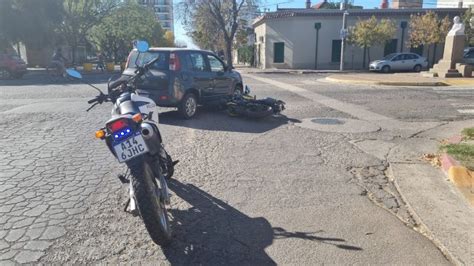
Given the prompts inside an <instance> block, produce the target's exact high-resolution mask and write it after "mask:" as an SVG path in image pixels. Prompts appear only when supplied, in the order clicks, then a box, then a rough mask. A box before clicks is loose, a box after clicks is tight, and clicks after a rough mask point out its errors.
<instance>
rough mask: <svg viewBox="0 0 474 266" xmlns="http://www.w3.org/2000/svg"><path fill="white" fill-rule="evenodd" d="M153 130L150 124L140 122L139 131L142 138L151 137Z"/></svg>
mask: <svg viewBox="0 0 474 266" xmlns="http://www.w3.org/2000/svg"><path fill="white" fill-rule="evenodd" d="M154 132H155V130H154V129H153V126H151V125H150V124H148V123H143V124H141V133H142V136H143V138H144V139H151V138H152V137H153V135H154V134H155V133H154Z"/></svg>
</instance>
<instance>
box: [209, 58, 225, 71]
mask: <svg viewBox="0 0 474 266" xmlns="http://www.w3.org/2000/svg"><path fill="white" fill-rule="evenodd" d="M207 59H208V60H209V65H210V66H211V71H212V72H224V65H223V64H222V62H221V61H220V60H219V59H217V57H215V56H213V55H210V54H208V55H207Z"/></svg>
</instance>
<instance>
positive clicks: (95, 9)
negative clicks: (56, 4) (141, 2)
mask: <svg viewBox="0 0 474 266" xmlns="http://www.w3.org/2000/svg"><path fill="white" fill-rule="evenodd" d="M122 2H123V1H120V0H64V21H63V23H62V24H61V25H60V31H61V34H62V35H63V37H64V38H65V41H66V42H67V43H68V44H69V46H70V47H71V49H72V55H73V59H72V61H73V63H74V62H75V61H76V51H77V47H78V46H79V44H80V43H83V42H85V41H86V36H87V34H88V33H89V31H90V30H91V29H92V27H93V26H95V25H97V24H99V23H100V22H101V21H102V20H103V19H104V18H105V17H107V16H108V15H109V14H110V12H112V10H114V9H115V8H116V7H118V6H119V5H120V4H121V3H122ZM126 3H127V2H126Z"/></svg>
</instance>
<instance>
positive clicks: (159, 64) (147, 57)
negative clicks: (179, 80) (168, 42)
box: [128, 51, 169, 70]
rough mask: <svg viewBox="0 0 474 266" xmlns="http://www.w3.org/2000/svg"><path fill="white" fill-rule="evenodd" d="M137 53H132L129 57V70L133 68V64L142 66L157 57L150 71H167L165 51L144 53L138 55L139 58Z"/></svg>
mask: <svg viewBox="0 0 474 266" xmlns="http://www.w3.org/2000/svg"><path fill="white" fill-rule="evenodd" d="M137 56H138V52H137V51H133V52H132V54H131V55H130V61H129V63H128V67H129V68H135V62H136V64H138V65H139V66H143V65H144V64H146V63H148V62H150V61H151V60H153V59H155V58H157V57H159V59H158V61H156V62H155V63H154V64H153V66H152V69H156V70H167V69H168V68H169V65H168V57H169V53H168V52H165V51H149V52H146V53H140V56H138V60H137Z"/></svg>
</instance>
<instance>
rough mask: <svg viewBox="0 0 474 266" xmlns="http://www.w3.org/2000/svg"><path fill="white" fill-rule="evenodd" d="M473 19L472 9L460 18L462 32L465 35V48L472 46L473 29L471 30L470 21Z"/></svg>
mask: <svg viewBox="0 0 474 266" xmlns="http://www.w3.org/2000/svg"><path fill="white" fill-rule="evenodd" d="M473 17H474V14H473V12H472V9H468V10H466V12H465V13H464V14H463V16H462V21H463V23H464V26H465V30H464V32H465V33H466V44H467V46H474V29H473V28H471V24H470V20H471V18H473Z"/></svg>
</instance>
